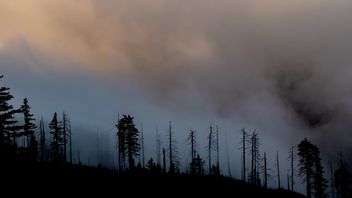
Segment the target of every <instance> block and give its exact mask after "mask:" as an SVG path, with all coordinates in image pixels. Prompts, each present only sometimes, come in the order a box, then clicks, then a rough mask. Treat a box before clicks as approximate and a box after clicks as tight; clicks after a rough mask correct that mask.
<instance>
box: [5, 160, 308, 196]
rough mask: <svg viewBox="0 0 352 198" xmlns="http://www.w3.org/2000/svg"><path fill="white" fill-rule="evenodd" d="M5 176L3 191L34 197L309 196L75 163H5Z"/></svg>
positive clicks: (236, 182) (208, 178)
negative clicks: (94, 194) (18, 189)
mask: <svg viewBox="0 0 352 198" xmlns="http://www.w3.org/2000/svg"><path fill="white" fill-rule="evenodd" d="M1 177H2V179H3V180H5V179H6V181H7V182H6V183H4V184H3V185H2V189H5V190H6V189H7V190H9V191H13V190H14V189H16V188H20V189H21V190H24V191H26V192H27V193H33V194H35V193H37V192H38V190H40V191H42V192H48V193H55V194H71V193H81V194H82V195H85V194H90V193H100V194H101V195H108V194H109V193H114V194H112V195H111V196H115V195H126V193H127V194H129V195H130V196H133V195H139V194H144V195H154V196H165V197H170V196H174V195H177V196H182V195H190V194H192V195H217V196H218V197H224V196H226V195H231V197H285V198H291V197H292V198H299V197H305V196H303V195H300V194H298V193H294V192H290V191H287V190H272V189H264V188H262V187H257V186H254V185H251V184H248V183H244V182H242V181H239V180H234V179H230V178H227V177H223V176H205V175H198V176H197V175H189V174H174V175H169V174H156V173H150V172H149V171H147V170H144V169H135V170H133V171H126V172H124V173H120V174H119V173H117V172H115V171H111V170H109V169H105V168H103V167H88V166H80V165H72V164H65V165H64V164H61V165H58V164H53V163H27V162H21V163H16V164H14V163H12V164H7V165H5V164H3V165H2V166H1ZM19 181H20V182H19ZM14 184H15V185H14ZM22 192H23V191H22ZM229 193H230V194H229Z"/></svg>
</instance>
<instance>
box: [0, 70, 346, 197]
mask: <svg viewBox="0 0 352 198" xmlns="http://www.w3.org/2000/svg"><path fill="white" fill-rule="evenodd" d="M0 80H1V81H0V83H1V86H0V156H1V165H0V166H1V167H0V168H1V172H0V179H2V180H3V181H4V182H5V183H6V182H7V184H5V185H9V186H11V185H12V184H13V183H16V185H23V186H25V187H29V186H31V185H34V183H36V184H38V185H39V184H41V185H42V188H46V189H59V188H60V186H58V185H63V186H66V187H67V188H69V189H71V188H72V189H75V188H78V187H77V186H75V187H73V186H74V184H77V183H80V184H85V190H86V191H90V190H91V189H89V188H87V187H97V186H100V187H101V188H105V189H106V188H107V187H108V186H113V188H112V189H114V188H117V189H120V190H124V189H125V188H129V187H131V186H135V187H136V188H137V187H138V188H140V189H143V188H149V190H150V189H152V188H154V190H152V191H154V194H158V193H161V190H160V189H168V190H170V191H173V192H175V194H178V193H180V192H178V190H177V189H180V191H183V190H184V191H187V190H191V191H192V192H198V193H200V194H203V193H204V194H208V193H210V194H216V193H217V194H218V195H219V194H220V193H225V192H231V193H233V194H237V195H238V196H241V197H242V196H243V197H266V196H270V197H284V196H285V197H304V196H306V197H308V198H311V197H315V198H324V197H332V198H350V197H352V173H351V169H350V167H349V164H348V162H347V161H346V160H344V157H343V153H340V154H338V155H337V157H336V158H337V159H338V160H337V161H329V162H326V161H324V160H323V159H322V156H323V155H322V154H321V151H320V148H319V146H318V145H317V144H315V143H313V142H311V141H310V140H309V139H307V138H304V139H303V140H301V141H300V142H298V143H297V145H295V146H292V147H291V148H290V153H288V154H287V156H288V158H287V160H288V161H289V164H290V167H289V168H288V169H289V170H290V171H289V173H288V174H286V175H285V174H283V175H280V174H282V172H283V171H280V169H281V170H282V168H283V167H282V166H281V165H280V159H279V151H277V153H276V156H277V157H276V162H275V170H272V169H271V168H269V166H268V163H269V162H268V160H267V153H266V152H263V151H262V150H261V149H260V145H261V144H262V142H261V141H260V137H259V135H258V133H256V131H254V132H248V131H247V130H246V129H242V130H240V133H241V140H240V144H239V146H240V152H241V156H242V161H241V166H242V167H241V178H233V177H231V173H229V174H225V173H224V172H225V171H224V170H221V168H220V159H219V158H220V153H219V152H220V149H219V147H226V148H227V152H228V145H220V143H219V129H218V127H217V126H213V125H210V126H209V131H208V136H207V146H206V148H204V149H205V150H206V153H207V156H202V155H201V152H199V151H198V150H197V147H196V145H197V144H198V143H197V133H196V131H195V130H192V129H190V131H189V135H188V137H187V146H188V148H187V150H188V153H189V156H190V159H191V160H190V161H189V162H187V164H188V169H187V170H184V169H181V168H180V167H179V158H178V156H177V152H176V151H177V146H176V144H175V139H174V131H173V128H172V127H173V126H172V122H171V121H170V122H169V129H168V134H167V137H168V139H167V144H163V145H162V144H161V140H160V135H159V134H158V135H157V138H156V141H155V143H156V147H157V150H156V153H155V154H154V155H155V157H154V158H150V159H145V153H144V152H145V149H144V147H145V141H144V133H143V129H138V128H137V127H136V125H135V123H134V117H133V116H132V115H129V114H123V115H121V116H118V118H117V120H118V121H117V123H116V125H115V129H116V133H115V135H116V149H117V150H116V153H117V156H115V157H116V160H117V162H118V163H117V166H116V167H115V168H114V169H111V168H106V167H105V166H104V164H99V165H98V166H87V165H85V164H83V163H82V162H81V160H80V158H79V154H78V163H75V162H74V160H73V153H72V152H73V150H72V147H73V145H74V143H75V142H74V141H73V139H72V127H71V125H72V124H71V122H70V118H69V116H68V115H67V114H66V113H62V114H59V113H57V112H53V116H52V117H51V118H50V123H49V124H48V126H44V125H45V124H44V121H43V120H44V118H43V117H41V118H39V119H38V118H37V117H38V116H35V115H33V114H32V113H31V106H30V101H29V100H28V99H27V98H24V99H23V102H22V105H21V106H19V107H14V106H13V105H12V101H13V100H15V98H14V96H13V95H12V94H11V90H10V88H8V87H7V86H6V85H3V82H4V76H0ZM47 127H48V128H49V129H50V131H46V130H45V129H46V128H47ZM214 156H215V157H214ZM227 156H228V153H227ZM227 158H228V157H227ZM227 161H228V159H227ZM325 164H329V166H325ZM228 166H230V164H229V163H228ZM282 178H285V179H282ZM297 178H299V180H298V179H297ZM37 180H38V181H37ZM62 180H64V181H65V182H64V183H61V182H59V181H62ZM269 180H275V181H276V183H277V187H276V188H273V187H269V186H268V182H269ZM47 181H48V182H47ZM301 183H302V184H303V185H304V190H305V193H304V195H302V194H301V193H299V192H298V190H297V188H298V187H297V186H299V184H301ZM196 185H197V186H200V187H201V189H200V190H197V189H196V188H195V187H194V186H196ZM114 186H115V187H114ZM212 189H220V190H218V191H213V190H212ZM126 191H127V190H126ZM180 194H182V193H180ZM161 195H162V194H161Z"/></svg>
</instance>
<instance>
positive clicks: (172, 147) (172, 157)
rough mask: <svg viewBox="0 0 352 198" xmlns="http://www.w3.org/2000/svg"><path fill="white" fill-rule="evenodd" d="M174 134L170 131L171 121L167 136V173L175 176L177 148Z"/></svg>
mask: <svg viewBox="0 0 352 198" xmlns="http://www.w3.org/2000/svg"><path fill="white" fill-rule="evenodd" d="M173 136H174V132H173V131H172V126H171V121H169V134H168V137H169V139H168V141H169V162H170V167H169V173H170V174H175V173H176V169H177V167H176V161H177V148H176V141H175V139H174V137H173Z"/></svg>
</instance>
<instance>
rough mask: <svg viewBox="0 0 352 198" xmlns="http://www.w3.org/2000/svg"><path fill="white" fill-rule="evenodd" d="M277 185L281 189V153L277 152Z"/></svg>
mask: <svg viewBox="0 0 352 198" xmlns="http://www.w3.org/2000/svg"><path fill="white" fill-rule="evenodd" d="M276 168H277V185H278V188H279V189H280V188H281V179H280V162H279V151H276Z"/></svg>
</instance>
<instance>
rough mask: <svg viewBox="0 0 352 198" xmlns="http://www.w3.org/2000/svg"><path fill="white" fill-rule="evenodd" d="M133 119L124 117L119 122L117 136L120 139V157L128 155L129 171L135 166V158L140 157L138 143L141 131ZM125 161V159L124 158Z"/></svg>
mask: <svg viewBox="0 0 352 198" xmlns="http://www.w3.org/2000/svg"><path fill="white" fill-rule="evenodd" d="M133 119H134V118H133V117H131V116H130V115H123V118H121V119H120V120H119V123H118V125H117V126H116V127H117V129H118V132H117V135H118V138H119V153H120V156H125V154H126V153H127V157H128V165H129V169H133V168H134V166H135V160H134V157H136V156H138V155H139V150H140V144H139V141H138V136H139V131H138V129H137V128H136V127H135V125H134V123H133ZM123 160H124V157H123Z"/></svg>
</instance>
